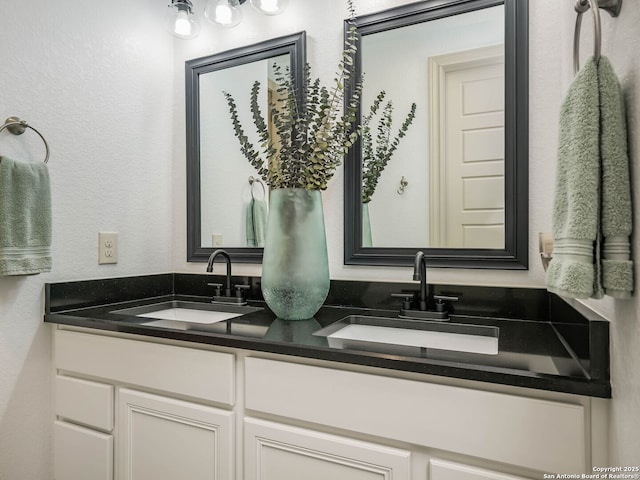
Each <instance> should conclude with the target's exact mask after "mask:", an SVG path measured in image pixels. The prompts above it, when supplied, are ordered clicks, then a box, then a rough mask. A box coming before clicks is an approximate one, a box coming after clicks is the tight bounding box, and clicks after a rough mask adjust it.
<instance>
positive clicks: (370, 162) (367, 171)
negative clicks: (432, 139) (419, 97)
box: [361, 90, 416, 203]
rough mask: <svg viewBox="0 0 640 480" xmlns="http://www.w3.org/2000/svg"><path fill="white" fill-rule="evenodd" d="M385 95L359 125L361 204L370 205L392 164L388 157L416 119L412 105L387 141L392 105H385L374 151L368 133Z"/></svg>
mask: <svg viewBox="0 0 640 480" xmlns="http://www.w3.org/2000/svg"><path fill="white" fill-rule="evenodd" d="M385 96H386V92H385V91H384V90H383V91H381V92H380V93H379V94H378V95H377V96H376V98H375V100H374V101H373V103H372V105H371V107H370V108H369V113H368V114H367V115H366V116H365V117H364V119H363V121H362V125H361V128H362V136H361V138H362V202H363V203H368V202H370V201H371V196H372V195H373V194H374V193H375V190H376V187H377V186H378V181H379V180H380V175H381V174H382V172H383V171H384V169H385V167H386V166H387V164H388V163H389V161H390V160H391V157H392V156H393V154H394V153H395V151H396V150H397V149H398V145H399V144H400V139H401V138H403V137H404V136H405V135H406V134H407V129H408V128H409V126H410V125H411V123H412V122H413V120H414V118H415V116H416V104H415V103H412V104H411V110H410V111H409V113H408V114H407V116H406V117H405V119H404V121H403V122H402V125H401V126H400V128H399V129H398V132H397V134H396V135H395V137H394V138H393V140H391V141H390V138H391V130H392V125H393V109H394V106H393V102H392V101H391V100H389V101H387V103H386V104H384V107H383V108H382V113H381V114H380V118H379V119H378V125H377V128H376V130H377V135H376V146H375V149H374V145H373V143H374V142H373V135H372V133H371V125H370V124H371V122H372V121H373V119H374V118H375V117H376V115H377V113H378V111H379V109H380V106H381V105H382V102H383V101H384V98H385Z"/></svg>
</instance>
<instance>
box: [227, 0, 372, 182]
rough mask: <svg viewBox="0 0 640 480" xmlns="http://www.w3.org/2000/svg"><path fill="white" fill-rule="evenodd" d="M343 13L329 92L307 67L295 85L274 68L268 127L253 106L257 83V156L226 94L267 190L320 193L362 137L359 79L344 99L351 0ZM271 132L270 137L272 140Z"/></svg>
mask: <svg viewBox="0 0 640 480" xmlns="http://www.w3.org/2000/svg"><path fill="white" fill-rule="evenodd" d="M347 8H348V11H349V20H347V24H348V27H347V35H346V37H345V47H344V50H343V52H342V58H341V60H340V62H339V63H338V69H337V72H336V75H335V77H334V79H333V82H332V85H331V87H330V88H327V87H325V86H322V85H321V83H320V79H318V78H316V79H315V80H313V79H312V78H311V67H310V66H309V64H306V65H305V66H304V71H303V78H302V80H301V82H300V83H299V84H298V85H295V82H294V81H293V78H292V76H291V72H290V71H289V69H288V68H282V67H280V66H278V65H275V66H274V81H275V83H276V85H277V89H276V94H277V95H276V97H277V98H276V99H275V100H269V102H268V103H269V115H268V119H269V122H267V121H265V117H264V115H263V114H262V112H261V111H260V106H259V102H258V98H259V92H260V86H259V85H260V82H255V83H254V85H253V88H252V90H251V113H252V120H253V123H254V126H255V128H256V130H257V133H258V138H259V140H260V145H261V149H260V150H259V149H256V148H255V147H254V146H253V145H252V144H251V142H250V141H249V139H248V137H247V136H246V134H245V132H244V130H243V128H242V125H241V123H240V121H239V119H238V111H237V106H236V103H235V101H234V98H233V96H232V95H230V94H229V93H226V92H225V97H226V99H227V103H228V105H229V112H230V114H231V120H232V124H233V128H234V132H235V136H236V138H238V141H239V142H240V149H241V151H242V154H243V155H244V156H245V157H246V158H247V159H248V160H249V162H250V163H251V165H253V166H254V167H256V169H257V170H258V174H259V175H260V176H261V177H262V179H263V180H264V181H265V183H266V184H268V185H269V186H271V188H306V189H310V190H325V189H326V188H327V182H328V181H329V180H330V179H331V178H332V176H333V174H334V172H335V169H336V168H337V167H338V166H339V165H340V164H341V163H342V159H343V157H344V155H345V154H346V153H347V152H348V151H349V149H350V148H351V147H352V145H353V144H354V143H355V141H356V140H357V138H358V135H359V134H360V132H361V129H360V128H359V127H358V128H355V127H354V126H355V124H356V121H357V112H358V107H359V105H360V99H361V97H362V79H361V78H359V79H357V81H355V82H354V84H355V87H354V89H353V91H352V92H351V93H350V95H349V98H346V99H345V86H346V85H347V84H348V83H349V84H350V83H352V82H353V78H352V68H353V66H354V64H355V62H354V56H355V53H356V51H357V43H356V42H357V32H356V28H355V16H356V13H355V8H354V6H353V0H347ZM299 100H300V101H299ZM270 130H271V131H270ZM273 130H275V135H271V133H273ZM274 137H275V138H274ZM265 159H266V161H265Z"/></svg>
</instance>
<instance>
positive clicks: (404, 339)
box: [314, 315, 499, 355]
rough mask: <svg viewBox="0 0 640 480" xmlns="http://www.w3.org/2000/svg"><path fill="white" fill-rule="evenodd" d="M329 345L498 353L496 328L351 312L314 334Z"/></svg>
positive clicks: (411, 351) (393, 350)
mask: <svg viewBox="0 0 640 480" xmlns="http://www.w3.org/2000/svg"><path fill="white" fill-rule="evenodd" d="M314 335H319V336H324V337H326V338H327V340H328V342H329V346H330V347H335V348H351V349H358V350H362V349H364V350H375V351H384V352H389V353H406V354H408V355H421V353H425V352H426V351H427V350H429V349H437V350H449V351H456V352H464V353H479V354H484V355H496V354H497V353H498V336H499V329H498V328H497V327H492V326H486V325H466V324H459V323H441V322H437V323H436V322H428V321H406V320H402V319H398V318H384V317H370V316H363V315H349V316H348V317H345V318H343V319H341V320H339V321H337V322H335V323H333V324H331V325H329V326H328V327H325V328H323V329H322V330H319V331H317V332H315V333H314Z"/></svg>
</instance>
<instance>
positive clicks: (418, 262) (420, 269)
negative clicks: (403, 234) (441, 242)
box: [413, 251, 428, 312]
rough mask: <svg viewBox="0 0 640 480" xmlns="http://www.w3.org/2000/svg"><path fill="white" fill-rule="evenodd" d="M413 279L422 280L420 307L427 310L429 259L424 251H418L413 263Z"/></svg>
mask: <svg viewBox="0 0 640 480" xmlns="http://www.w3.org/2000/svg"><path fill="white" fill-rule="evenodd" d="M413 280H414V281H419V282H420V294H419V297H418V309H419V310H421V311H423V312H424V311H425V310H426V309H427V288H428V286H427V261H426V259H425V258H424V252H422V251H419V252H418V253H416V258H415V260H414V264H413Z"/></svg>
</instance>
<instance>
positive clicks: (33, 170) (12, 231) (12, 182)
mask: <svg viewBox="0 0 640 480" xmlns="http://www.w3.org/2000/svg"><path fill="white" fill-rule="evenodd" d="M49 271H51V191H50V186H49V171H48V170H47V166H46V164H44V163H43V162H37V163H21V162H15V161H13V160H10V159H8V158H7V157H0V275H30V274H34V273H42V272H49Z"/></svg>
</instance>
